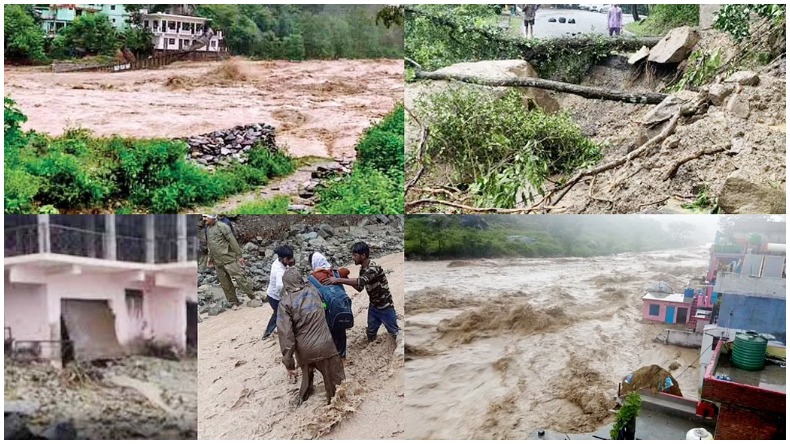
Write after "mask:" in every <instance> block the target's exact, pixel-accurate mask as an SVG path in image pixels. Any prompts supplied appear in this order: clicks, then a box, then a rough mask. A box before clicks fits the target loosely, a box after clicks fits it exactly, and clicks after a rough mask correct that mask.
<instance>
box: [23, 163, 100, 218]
mask: <svg viewBox="0 0 790 444" xmlns="http://www.w3.org/2000/svg"><path fill="white" fill-rule="evenodd" d="M28 169H29V170H28V171H29V172H30V173H31V174H33V175H34V176H37V177H39V178H41V187H40V189H39V198H40V199H39V200H42V201H43V200H44V199H46V203H48V204H52V205H56V206H58V207H68V208H85V207H92V206H94V205H99V204H103V201H104V199H106V198H108V197H109V196H110V194H111V192H112V187H111V186H110V184H108V183H107V182H105V181H104V180H102V179H101V178H100V177H94V176H93V175H92V174H91V173H90V171H89V170H86V169H85V168H84V166H83V164H82V162H81V161H80V159H78V158H77V157H75V156H73V155H71V154H66V153H62V152H58V151H54V152H52V153H49V154H48V155H45V156H43V157H39V158H37V159H36V160H34V161H33V162H31V163H30V164H29V165H28Z"/></svg>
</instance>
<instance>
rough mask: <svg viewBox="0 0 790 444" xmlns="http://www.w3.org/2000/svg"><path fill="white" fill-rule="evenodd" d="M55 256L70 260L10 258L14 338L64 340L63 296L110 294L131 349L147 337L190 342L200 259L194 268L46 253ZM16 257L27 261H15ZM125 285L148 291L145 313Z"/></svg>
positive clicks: (8, 304)
mask: <svg viewBox="0 0 790 444" xmlns="http://www.w3.org/2000/svg"><path fill="white" fill-rule="evenodd" d="M51 257H57V259H62V261H63V262H65V264H57V265H55V264H53V261H42V262H40V263H39V262H37V261H35V260H28V259H30V258H29V257H27V258H25V259H22V258H7V260H6V264H5V268H6V273H5V281H4V292H5V297H4V300H5V304H4V307H5V319H4V323H5V326H6V327H11V329H12V333H13V335H14V338H15V339H17V340H49V339H55V340H59V339H60V318H61V301H62V300H64V299H80V300H106V301H107V303H108V305H109V308H110V310H111V311H112V313H113V315H114V317H115V333H116V336H117V339H118V342H119V343H120V344H121V345H122V346H124V347H128V348H129V351H134V349H135V348H136V346H138V345H139V344H140V343H141V342H142V340H145V339H152V340H154V341H156V342H163V343H167V344H171V345H174V346H176V347H177V348H178V349H179V350H184V349H185V348H186V302H187V300H190V301H194V300H196V295H197V279H196V272H197V266H196V264H195V272H194V273H190V272H189V270H190V265H189V264H186V265H184V264H170V265H176V266H168V265H164V266H159V265H154V264H144V265H140V264H126V263H122V262H115V261H104V260H100V259H86V258H79V257H67V258H63V256H62V255H47V258H51ZM17 260H23V261H24V262H23V263H21V264H16V265H15V262H16V261H17ZM55 262H56V261H55ZM75 262H76V263H78V264H79V263H81V262H84V263H85V264H86V265H85V266H82V265H74V263H75ZM108 263H109V265H108ZM39 264H41V265H39ZM125 265H128V267H135V268H137V269H129V268H126V267H125ZM139 268H144V269H145V270H140V269H139ZM149 268H150V270H149ZM9 270H10V272H9ZM126 289H136V290H141V291H142V292H143V316H142V319H140V318H138V317H135V316H131V315H130V312H129V309H128V307H127V303H126Z"/></svg>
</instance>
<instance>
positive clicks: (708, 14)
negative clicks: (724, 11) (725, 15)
mask: <svg viewBox="0 0 790 444" xmlns="http://www.w3.org/2000/svg"><path fill="white" fill-rule="evenodd" d="M719 9H721V5H699V28H700V29H702V30H706V29H711V28H713V22H715V21H716V14H717V13H718V12H719Z"/></svg>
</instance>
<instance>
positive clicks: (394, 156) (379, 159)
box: [356, 104, 404, 174]
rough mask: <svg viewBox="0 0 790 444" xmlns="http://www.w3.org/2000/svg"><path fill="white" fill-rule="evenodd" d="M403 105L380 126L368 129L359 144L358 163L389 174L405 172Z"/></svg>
mask: <svg viewBox="0 0 790 444" xmlns="http://www.w3.org/2000/svg"><path fill="white" fill-rule="evenodd" d="M403 118H404V111H403V105H400V104H399V105H398V106H396V107H395V109H394V110H393V111H392V112H391V113H389V114H388V115H387V116H386V117H385V118H384V119H383V120H382V121H381V123H379V124H378V125H375V126H373V127H370V128H368V129H367V130H366V131H365V134H364V135H363V136H362V139H360V141H359V143H358V144H357V147H356V151H357V162H358V163H359V165H360V166H362V167H365V168H373V169H376V170H378V171H380V172H382V173H385V174H389V172H390V171H391V170H395V171H401V172H402V171H403V131H404V125H403Z"/></svg>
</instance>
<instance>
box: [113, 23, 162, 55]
mask: <svg viewBox="0 0 790 444" xmlns="http://www.w3.org/2000/svg"><path fill="white" fill-rule="evenodd" d="M119 37H120V40H121V43H122V46H126V48H128V49H129V50H130V51H132V52H133V53H135V54H138V55H151V54H153V52H154V43H153V37H154V35H153V33H152V32H151V31H150V30H149V29H146V28H138V27H131V26H129V27H127V28H126V29H124V30H123V32H122V33H121V34H120V36H119Z"/></svg>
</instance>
